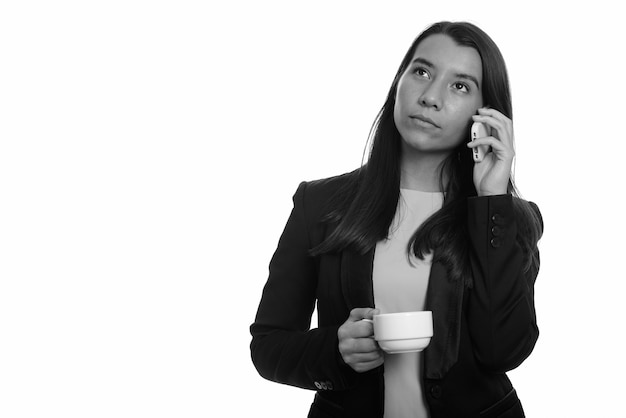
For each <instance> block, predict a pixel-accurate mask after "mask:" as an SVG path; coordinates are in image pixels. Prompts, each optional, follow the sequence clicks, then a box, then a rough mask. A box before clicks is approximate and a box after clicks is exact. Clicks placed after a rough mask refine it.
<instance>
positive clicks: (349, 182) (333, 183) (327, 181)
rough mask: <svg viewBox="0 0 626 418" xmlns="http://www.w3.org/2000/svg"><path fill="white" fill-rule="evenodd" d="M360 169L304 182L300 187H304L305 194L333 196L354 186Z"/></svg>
mask: <svg viewBox="0 0 626 418" xmlns="http://www.w3.org/2000/svg"><path fill="white" fill-rule="evenodd" d="M360 173H361V169H360V168H359V169H356V170H354V171H351V172H349V173H344V174H339V175H336V176H332V177H327V178H323V179H318V180H312V181H304V182H302V183H301V184H300V187H301V188H302V187H305V188H306V192H307V194H313V195H316V196H320V197H321V196H323V195H330V196H332V195H334V194H335V193H337V192H338V191H339V190H341V189H343V188H345V187H351V186H353V185H355V184H356V182H357V181H358V179H359V175H360Z"/></svg>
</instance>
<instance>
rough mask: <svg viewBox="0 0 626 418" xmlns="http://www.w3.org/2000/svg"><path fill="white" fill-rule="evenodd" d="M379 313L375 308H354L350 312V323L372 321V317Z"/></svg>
mask: <svg viewBox="0 0 626 418" xmlns="http://www.w3.org/2000/svg"><path fill="white" fill-rule="evenodd" d="M377 312H378V309H374V308H354V309H352V310H351V311H350V316H349V317H348V321H351V322H356V321H360V320H361V319H372V317H373V316H374V315H375V314H376V313H377Z"/></svg>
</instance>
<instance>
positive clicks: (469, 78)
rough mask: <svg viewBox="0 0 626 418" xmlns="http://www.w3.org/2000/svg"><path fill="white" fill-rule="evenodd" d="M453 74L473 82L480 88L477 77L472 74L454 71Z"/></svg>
mask: <svg viewBox="0 0 626 418" xmlns="http://www.w3.org/2000/svg"><path fill="white" fill-rule="evenodd" d="M455 76H456V77H458V78H464V79H466V80H469V81H471V82H473V83H474V84H476V87H478V90H480V83H479V82H478V79H477V78H476V77H474V76H473V75H471V74H465V73H456V74H455Z"/></svg>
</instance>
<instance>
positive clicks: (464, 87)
mask: <svg viewBox="0 0 626 418" xmlns="http://www.w3.org/2000/svg"><path fill="white" fill-rule="evenodd" d="M454 88H455V89H456V90H459V91H462V92H465V93H467V92H468V91H469V88H468V87H467V84H464V83H454Z"/></svg>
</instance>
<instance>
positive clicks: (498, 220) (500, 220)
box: [491, 213, 504, 225]
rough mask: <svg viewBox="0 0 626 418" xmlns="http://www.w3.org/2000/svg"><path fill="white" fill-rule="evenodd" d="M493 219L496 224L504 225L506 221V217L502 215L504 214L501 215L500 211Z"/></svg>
mask: <svg viewBox="0 0 626 418" xmlns="http://www.w3.org/2000/svg"><path fill="white" fill-rule="evenodd" d="M491 220H492V221H493V223H494V224H496V225H502V224H503V223H504V218H503V217H502V215H500V214H499V213H495V214H494V215H493V216H492V217H491Z"/></svg>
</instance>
